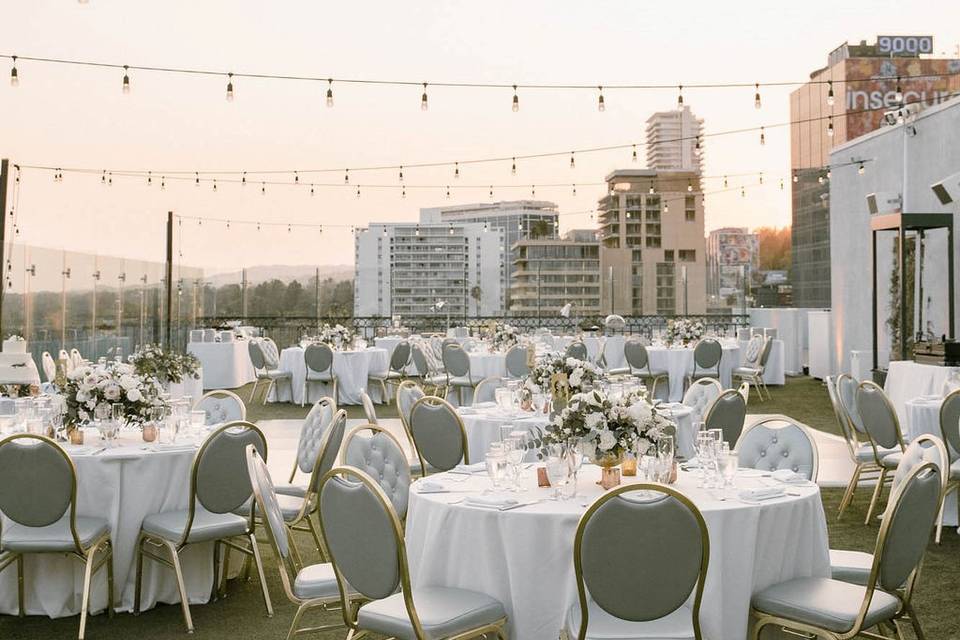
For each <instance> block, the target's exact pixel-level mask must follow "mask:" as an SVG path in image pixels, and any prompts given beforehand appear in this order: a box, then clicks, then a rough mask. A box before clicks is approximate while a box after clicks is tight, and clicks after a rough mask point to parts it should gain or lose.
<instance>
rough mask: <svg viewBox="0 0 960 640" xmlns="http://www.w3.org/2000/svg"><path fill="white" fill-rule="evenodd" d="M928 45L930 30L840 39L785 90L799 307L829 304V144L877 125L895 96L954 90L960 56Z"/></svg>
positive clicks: (932, 97) (959, 81)
mask: <svg viewBox="0 0 960 640" xmlns="http://www.w3.org/2000/svg"><path fill="white" fill-rule="evenodd" d="M932 51H933V40H932V38H930V37H899V36H898V37H889V36H879V37H878V38H877V42H876V43H874V44H867V43H866V41H862V42H861V43H860V44H859V45H851V44H846V43H845V44H842V45H840V46H839V47H837V48H836V49H834V50H833V51H832V52H830V54H829V56H828V58H827V66H825V67H823V68H820V69H817V70H816V71H814V72H813V73H811V74H810V82H808V83H807V84H805V85H803V86H801V87H799V88H798V89H796V90H795V91H793V92H792V93H791V94H790V120H791V122H792V123H793V124H792V125H791V126H790V155H791V162H790V165H791V168H792V170H793V193H792V245H793V246H792V249H793V267H792V270H791V277H790V279H791V282H792V284H793V300H794V304H796V305H797V306H798V307H829V306H830V303H831V293H830V289H831V280H832V278H831V274H830V268H831V260H830V254H831V247H830V237H831V236H830V229H831V223H830V211H831V207H830V203H829V200H828V198H829V197H830V192H831V190H830V185H829V181H830V176H828V172H829V166H828V165H829V162H830V161H829V158H830V155H831V153H832V151H833V150H834V149H835V148H836V147H838V146H840V145H842V144H844V143H845V142H846V141H848V140H852V139H854V138H857V137H859V136H862V135H863V134H865V133H869V132H871V131H874V130H876V129H878V128H879V127H880V123H881V120H882V118H883V111H884V107H891V108H892V107H894V106H896V105H897V104H898V103H899V101H900V98H901V95H902V99H903V101H904V102H906V103H916V104H918V105H919V106H920V107H921V108H925V107H929V106H931V105H935V104H939V103H940V102H943V101H944V100H945V99H947V98H948V97H949V96H950V95H952V94H954V93H955V92H956V91H957V90H958V89H960V76H958V75H956V74H957V73H958V72H960V60H956V59H933V58H930V57H929V54H930V53H931V52H932ZM938 74H943V75H938ZM951 74H952V75H951ZM898 76H899V79H898ZM909 76H919V77H914V78H910V77H909ZM898 86H899V88H900V94H901V95H898V94H897V87H898ZM831 94H832V97H831ZM831 125H832V135H831ZM834 161H835V162H838V163H842V162H849V161H850V156H849V155H847V156H844V157H839V156H837V157H835V160H834Z"/></svg>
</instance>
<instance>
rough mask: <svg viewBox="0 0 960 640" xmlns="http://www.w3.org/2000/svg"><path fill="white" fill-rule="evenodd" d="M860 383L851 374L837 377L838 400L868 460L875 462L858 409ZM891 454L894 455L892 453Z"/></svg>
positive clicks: (842, 374)
mask: <svg viewBox="0 0 960 640" xmlns="http://www.w3.org/2000/svg"><path fill="white" fill-rule="evenodd" d="M859 385H860V381H859V380H857V379H856V378H854V377H853V376H852V375H850V374H849V373H841V374H840V375H839V376H837V399H838V400H839V401H840V405H841V406H842V407H843V410H844V412H845V413H846V416H847V420H848V421H849V423H850V426H851V427H852V428H853V432H854V434H855V435H856V437H857V438H858V439H859V440H860V442H861V443H864V442H865V443H866V444H864V445H863V446H864V447H865V449H864V450H865V451H866V452H867V454H868V455H867V459H868V460H870V461H873V448H872V447H871V446H870V437H869V436H868V435H867V430H866V429H864V428H863V420H862V419H861V418H860V410H859V409H858V408H857V387H858V386H859ZM890 453H893V452H892V451H891V452H890Z"/></svg>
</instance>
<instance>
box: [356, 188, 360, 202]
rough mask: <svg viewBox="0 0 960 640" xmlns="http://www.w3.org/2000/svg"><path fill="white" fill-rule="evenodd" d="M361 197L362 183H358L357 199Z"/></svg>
mask: <svg viewBox="0 0 960 640" xmlns="http://www.w3.org/2000/svg"><path fill="white" fill-rule="evenodd" d="M359 198H360V185H357V199H359Z"/></svg>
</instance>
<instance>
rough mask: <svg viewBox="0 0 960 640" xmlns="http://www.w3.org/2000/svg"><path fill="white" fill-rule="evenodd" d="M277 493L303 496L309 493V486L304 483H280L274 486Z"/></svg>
mask: <svg viewBox="0 0 960 640" xmlns="http://www.w3.org/2000/svg"><path fill="white" fill-rule="evenodd" d="M273 489H274V491H276V492H277V495H285V496H296V497H298V498H303V497H304V496H306V495H307V486H306V485H304V484H278V485H276V486H275V487H274V488H273Z"/></svg>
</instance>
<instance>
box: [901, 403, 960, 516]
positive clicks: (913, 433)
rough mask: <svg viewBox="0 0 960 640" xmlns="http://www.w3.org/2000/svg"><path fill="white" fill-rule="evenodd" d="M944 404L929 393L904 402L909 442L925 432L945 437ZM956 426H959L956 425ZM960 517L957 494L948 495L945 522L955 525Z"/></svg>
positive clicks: (902, 424)
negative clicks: (942, 415)
mask: <svg viewBox="0 0 960 640" xmlns="http://www.w3.org/2000/svg"><path fill="white" fill-rule="evenodd" d="M942 405H943V398H942V397H940V396H935V395H929V396H920V397H919V398H912V399H910V400H907V401H906V403H904V414H905V415H906V417H907V419H906V421H905V422H901V423H900V424H901V426H902V428H903V437H904V439H905V440H907V441H908V442H909V441H911V440H913V439H914V438H916V437H917V436H920V435H923V434H930V435H934V436H937V437H938V438H940V439H941V440H942V439H943V433H942V431H941V429H940V407H941V406H942ZM954 428H957V427H956V425H954ZM958 521H960V517H958V513H957V500H956V495H955V494H950V495H949V496H947V499H946V501H944V503H943V523H944V524H945V525H950V526H954V525H956V524H958Z"/></svg>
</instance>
